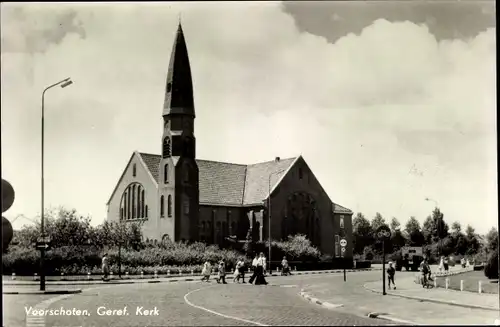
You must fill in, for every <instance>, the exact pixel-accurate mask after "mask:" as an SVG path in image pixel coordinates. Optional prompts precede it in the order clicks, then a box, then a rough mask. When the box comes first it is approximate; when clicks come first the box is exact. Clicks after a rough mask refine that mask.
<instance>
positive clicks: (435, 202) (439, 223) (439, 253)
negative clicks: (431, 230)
mask: <svg viewBox="0 0 500 327" xmlns="http://www.w3.org/2000/svg"><path fill="white" fill-rule="evenodd" d="M425 201H431V202H434V204H435V206H436V208H438V207H439V205H438V203H437V201H436V200H433V199H431V198H425ZM441 224H442V221H441V218H439V220H438V226H437V228H438V236H439V247H438V257H440V256H441V252H442V248H443V242H442V239H441Z"/></svg>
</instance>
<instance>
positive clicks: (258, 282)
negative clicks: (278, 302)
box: [255, 252, 267, 285]
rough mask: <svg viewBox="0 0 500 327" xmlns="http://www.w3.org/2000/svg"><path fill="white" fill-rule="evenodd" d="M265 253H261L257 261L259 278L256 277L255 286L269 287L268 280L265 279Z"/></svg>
mask: <svg viewBox="0 0 500 327" xmlns="http://www.w3.org/2000/svg"><path fill="white" fill-rule="evenodd" d="M264 263H265V259H264V253H262V252H261V253H260V257H259V259H257V267H256V271H257V276H256V277H255V285H267V281H266V278H265V277H264Z"/></svg>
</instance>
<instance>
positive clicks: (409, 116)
mask: <svg viewBox="0 0 500 327" xmlns="http://www.w3.org/2000/svg"><path fill="white" fill-rule="evenodd" d="M66 9H67V10H71V11H72V12H76V13H77V15H76V16H75V17H74V20H73V21H78V22H80V23H78V24H81V26H85V38H82V37H80V35H79V34H78V33H74V32H72V33H69V34H66V36H65V37H63V38H61V39H60V40H59V43H57V44H56V42H52V43H51V46H46V47H45V48H44V49H45V52H43V53H37V54H36V55H30V54H26V53H12V52H7V53H2V95H3V96H2V116H3V117H2V118H3V121H4V125H3V126H2V138H3V144H2V145H3V151H4V152H5V153H6V155H4V158H5V159H4V167H3V168H4V170H5V176H9V177H8V179H9V181H11V183H12V184H13V185H16V186H15V187H17V189H19V191H18V194H19V202H16V203H15V204H14V207H13V209H12V210H13V211H16V210H17V211H18V212H23V213H26V214H29V213H33V212H36V210H37V209H38V204H36V203H37V201H38V199H39V196H40V194H39V193H38V194H37V189H38V187H36V188H35V189H33V180H38V178H39V176H37V174H38V173H37V172H38V171H39V168H38V167H39V163H40V162H39V159H38V156H39V153H38V151H39V150H38V143H39V94H40V91H41V90H42V89H43V86H44V85H47V84H48V83H52V82H53V81H57V80H59V79H61V78H64V77H67V76H71V77H72V78H73V79H74V81H75V84H74V85H73V86H71V87H70V88H67V89H64V90H63V91H62V90H60V89H58V91H56V90H54V91H53V92H51V93H50V96H49V97H48V98H47V101H48V102H47V119H46V122H47V129H46V133H47V142H48V144H47V156H46V158H47V179H48V183H47V196H48V202H50V203H53V204H66V205H68V206H72V207H75V208H77V209H78V210H80V211H82V212H84V213H87V212H90V213H91V214H93V216H94V219H95V221H96V222H99V221H101V220H102V218H103V217H104V216H105V211H104V203H105V202H106V200H107V199H108V197H109V193H110V192H111V191H112V189H113V187H114V185H115V183H116V182H117V180H118V178H119V176H120V174H121V172H122V169H123V168H124V165H125V163H126V162H127V160H128V158H129V156H130V153H131V151H133V150H140V151H144V152H154V153H158V152H159V150H160V137H161V108H162V104H163V95H164V87H165V77H166V69H167V67H168V61H169V55H170V52H171V46H172V42H173V37H174V32H175V30H176V24H177V21H178V13H179V12H182V22H183V28H184V31H185V35H186V38H187V43H188V49H189V54H190V59H191V64H192V72H193V78H194V88H195V104H196V114H197V118H196V124H195V133H196V136H197V155H198V157H199V158H202V159H211V160H221V161H230V162H238V163H253V162H257V161H262V160H270V159H273V158H274V157H276V156H280V157H283V158H284V157H288V156H294V155H297V154H300V153H302V154H303V155H304V156H305V159H306V160H307V162H308V163H309V164H310V166H311V167H312V169H313V171H314V173H315V174H316V175H317V177H318V178H319V180H320V181H321V184H322V185H323V187H324V188H325V189H326V190H327V192H328V193H329V195H330V196H331V197H332V199H333V200H334V201H335V202H339V203H341V204H342V205H345V206H348V207H350V208H352V209H353V210H355V211H358V210H359V211H363V212H364V213H365V214H367V215H368V216H370V217H371V216H373V215H374V214H375V212H377V211H378V212H381V213H382V214H384V215H386V216H396V217H398V218H400V220H402V221H403V220H405V219H407V218H408V217H409V216H411V215H415V216H417V217H419V218H420V219H424V218H425V216H426V215H427V214H428V212H429V211H430V210H431V209H432V208H429V207H428V203H426V202H425V201H423V199H424V198H425V197H431V198H436V199H437V200H438V201H439V204H440V206H442V209H443V210H444V211H445V212H446V214H447V216H450V219H452V220H453V221H454V220H460V221H462V222H463V223H464V224H465V223H474V224H475V225H476V227H477V228H478V229H479V230H480V229H481V228H483V229H486V228H488V227H489V226H491V225H493V224H495V221H496V211H497V208H496V184H495V180H496V170H494V169H493V168H494V166H495V162H496V156H495V155H492V154H491V153H495V149H496V147H495V138H494V137H495V135H496V133H495V126H494V119H492V118H493V117H494V114H495V113H494V108H495V107H496V100H495V99H496V89H495V80H494V78H495V73H494V72H495V61H494V60H495V59H494V58H495V42H496V40H495V28H491V29H488V30H484V31H482V32H480V33H479V34H477V35H475V36H474V37H471V38H470V39H464V40H439V39H438V38H436V36H435V35H433V33H432V32H431V31H430V30H429V28H428V27H427V26H426V25H424V24H415V23H412V22H410V21H404V22H390V21H388V20H386V19H378V20H376V21H373V22H372V23H371V24H368V25H367V26H366V27H364V28H363V29H362V30H361V31H358V32H356V33H357V34H355V33H345V35H343V36H342V37H341V38H339V39H338V40H337V41H336V42H334V43H331V42H329V41H328V40H327V39H326V38H324V37H321V36H317V35H313V34H310V33H307V32H303V31H301V30H300V29H299V28H298V26H297V24H296V21H295V20H294V18H293V17H292V16H290V15H289V14H286V13H285V12H283V10H282V6H281V5H280V4H279V3H272V2H266V3H259V4H257V3H252V2H248V3H224V4H223V5H222V4H220V5H219V4H210V5H207V4H196V6H193V5H190V4H175V5H174V4H169V5H168V6H166V5H160V4H156V5H152V4H149V5H144V6H140V7H139V6H138V5H123V6H121V5H120V7H118V6H116V5H115V6H112V5H101V6H97V5H96V6H74V7H67V8H66ZM26 15H27V16H26V18H25V19H26V20H30V19H31V18H32V17H36V14H34V13H32V12H31V13H29V14H28V13H27V14H26ZM33 15H35V16H33ZM44 17H45V19H46V20H47V22H48V23H47V24H48V26H55V25H54V24H55V23H54V22H58V21H60V18H58V17H59V16H57V15H54V16H50V15H49V14H47V15H45V16H44ZM2 24H3V25H4V24H5V25H12V26H7V27H8V30H11V31H12V30H16V29H19V28H20V27H19V25H22V22H21V23H17V22H16V21H14V20H13V19H12V17H11V20H10V21H9V22H8V23H6V22H3V23H2ZM51 24H52V25H51ZM56 25H57V24H56ZM2 27H3V26H2ZM3 30H4V29H3ZM4 32H5V30H4ZM7 34H8V33H7ZM7 34H6V37H7V38H9V37H10V34H9V35H7ZM35 34H36V33H35ZM12 35H14V34H12ZM37 35H43V33H42V34H40V33H39V34H37ZM42 39H43V37H42ZM41 48H43V47H41ZM30 74H31V75H30ZM30 76H31V77H30ZM4 126H5V127H4ZM26 158H30V159H29V160H26ZM412 167H414V168H415V171H419V172H422V174H409V173H408V172H409V171H410V170H411V168H412ZM68 181H71V182H68ZM17 189H16V190H17ZM16 201H17V200H16ZM478 215H480V216H481V217H485V218H484V222H483V225H484V226H477V223H476V219H475V217H477V216H478ZM451 217H453V218H451Z"/></svg>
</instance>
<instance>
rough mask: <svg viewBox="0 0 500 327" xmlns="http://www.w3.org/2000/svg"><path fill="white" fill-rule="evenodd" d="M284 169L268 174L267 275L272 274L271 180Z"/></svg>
mask: <svg viewBox="0 0 500 327" xmlns="http://www.w3.org/2000/svg"><path fill="white" fill-rule="evenodd" d="M284 171H285V169H282V170H279V171H275V172H272V173H270V174H269V180H268V184H267V186H268V199H267V201H268V206H267V223H268V226H267V228H268V232H267V236H268V239H269V270H268V271H269V273H270V274H272V271H271V178H272V177H273V176H274V175H277V174H280V173H282V172H284Z"/></svg>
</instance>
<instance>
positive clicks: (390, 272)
mask: <svg viewBox="0 0 500 327" xmlns="http://www.w3.org/2000/svg"><path fill="white" fill-rule="evenodd" d="M394 275H396V269H395V268H394V266H393V265H392V261H391V262H389V268H387V280H388V281H389V283H388V284H389V289H391V282H392V285H393V286H394V289H396V283H394Z"/></svg>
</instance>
